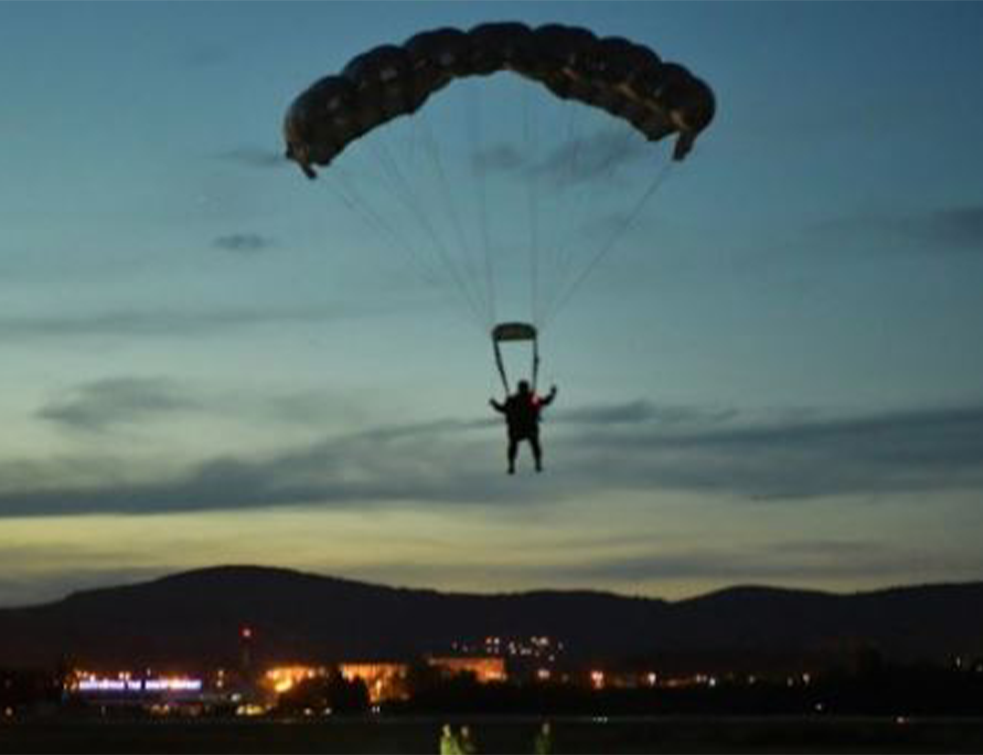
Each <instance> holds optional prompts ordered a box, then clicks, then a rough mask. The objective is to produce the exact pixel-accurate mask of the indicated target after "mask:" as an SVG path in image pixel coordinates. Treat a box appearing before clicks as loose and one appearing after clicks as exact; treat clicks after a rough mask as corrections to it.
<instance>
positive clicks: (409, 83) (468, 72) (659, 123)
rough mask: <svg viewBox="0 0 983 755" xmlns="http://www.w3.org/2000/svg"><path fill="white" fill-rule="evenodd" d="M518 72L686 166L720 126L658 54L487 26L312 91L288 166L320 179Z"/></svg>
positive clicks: (696, 83)
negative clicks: (391, 134) (445, 98)
mask: <svg viewBox="0 0 983 755" xmlns="http://www.w3.org/2000/svg"><path fill="white" fill-rule="evenodd" d="M503 70H508V71H513V72H515V73H517V74H519V75H520V76H523V77H525V78H527V79H530V80H533V81H536V82H539V83H541V84H542V85H543V86H544V87H545V88H546V89H548V90H549V91H550V92H552V93H553V94H554V95H556V96H557V97H560V98H562V99H573V100H577V101H580V102H582V103H585V104H587V105H592V106H595V107H598V108H601V109H603V110H605V111H607V112H609V113H611V114H612V115H614V116H616V117H618V118H621V119H623V120H625V121H627V122H628V123H630V124H631V125H632V126H634V128H635V129H637V130H638V131H640V132H641V133H642V134H644V135H645V137H646V138H648V139H649V140H651V141H659V140H661V139H664V138H666V137H668V136H670V135H673V134H677V135H678V138H677V140H676V143H675V148H674V152H673V157H674V159H676V160H681V159H683V158H684V157H685V156H686V154H687V153H688V152H689V151H690V149H691V148H692V146H693V142H694V141H695V139H696V137H697V136H698V135H699V133H700V132H701V131H702V130H703V129H705V128H706V127H707V126H708V125H709V124H710V121H711V120H712V119H713V115H714V110H715V101H714V96H713V92H712V90H711V89H710V87H709V86H708V85H707V84H706V83H705V82H703V81H702V80H701V79H699V78H697V77H696V76H694V75H693V74H691V73H690V72H689V71H688V70H687V69H686V68H684V67H683V66H681V65H678V64H676V63H669V62H664V61H662V60H661V59H660V58H659V56H658V55H657V54H656V53H655V52H654V51H653V50H651V49H650V48H648V47H646V46H644V45H639V44H636V43H634V42H631V41H629V40H627V39H623V38H621V37H602V38H599V37H597V36H596V35H595V34H594V33H593V32H591V31H589V30H587V29H583V28H579V27H571V26H562V25H559V24H546V25H544V26H539V27H536V28H534V29H533V28H530V27H528V26H526V25H525V24H522V23H516V22H511V23H486V24H481V25H479V26H475V27H474V28H472V29H471V30H469V31H461V30H459V29H452V28H442V29H436V30H433V31H425V32H422V33H420V34H417V35H415V36H413V37H411V38H410V39H408V40H407V41H406V42H404V43H403V44H402V45H381V46H379V47H375V48H373V49H371V50H369V51H368V52H366V53H363V54H361V55H358V56H357V57H355V58H353V59H352V60H351V61H349V63H348V64H347V65H346V66H345V68H344V69H343V70H342V71H341V72H340V73H339V74H337V75H332V76H326V77H324V78H322V79H320V80H319V81H317V82H315V83H314V84H313V85H312V86H311V87H310V88H308V89H307V90H306V91H305V92H303V93H302V94H301V95H300V96H299V97H297V99H296V100H294V102H293V104H292V105H291V106H290V108H289V110H288V112H287V115H286V118H285V121H284V136H285V139H286V143H287V157H289V158H290V159H292V160H294V161H295V162H297V164H298V165H300V167H301V168H302V169H303V171H304V173H305V174H306V175H307V176H308V177H310V178H313V177H315V175H316V173H315V171H314V168H313V166H315V165H321V166H326V165H328V164H330V163H331V161H332V160H333V159H334V158H335V157H336V156H337V155H338V154H339V153H340V152H342V150H344V149H345V147H346V146H347V145H349V144H350V143H351V142H353V141H354V140H356V139H358V138H359V137H360V136H362V135H363V134H365V133H367V132H369V131H371V130H372V129H374V128H376V127H377V126H379V125H381V124H383V123H386V122H387V121H390V120H392V119H393V118H396V117H397V116H400V115H407V114H410V113H413V112H415V111H416V110H418V109H419V108H420V107H421V106H422V105H423V104H424V103H425V102H426V101H427V100H428V98H429V97H430V96H431V95H432V94H433V93H434V92H436V91H438V90H440V89H441V88H443V87H444V86H446V85H447V84H448V83H450V82H451V81H452V80H454V79H457V78H464V77H469V76H487V75H489V74H492V73H495V72H497V71H503Z"/></svg>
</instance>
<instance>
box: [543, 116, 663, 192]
mask: <svg viewBox="0 0 983 755" xmlns="http://www.w3.org/2000/svg"><path fill="white" fill-rule="evenodd" d="M652 159H653V150H652V145H650V144H648V143H647V142H645V141H644V139H642V137H641V136H640V135H638V134H636V133H634V132H633V131H629V130H617V131H614V130H611V131H598V132H596V133H594V134H591V135H589V136H585V137H582V138H579V139H574V140H572V141H569V142H566V143H564V144H561V145H560V146H558V147H556V148H554V149H553V150H552V151H551V152H550V153H549V154H547V156H546V157H545V158H544V159H543V160H542V161H541V162H539V163H538V164H536V165H534V166H533V167H532V170H531V172H532V174H533V175H536V176H541V177H544V178H546V179H548V180H549V181H550V182H551V183H552V184H553V185H554V186H556V187H562V186H568V185H577V184H583V183H589V182H592V181H597V180H604V181H607V180H610V179H611V178H612V177H613V176H614V175H615V172H616V171H617V169H618V168H619V167H622V166H624V165H629V164H631V163H634V162H637V161H640V160H649V161H651V160H652Z"/></svg>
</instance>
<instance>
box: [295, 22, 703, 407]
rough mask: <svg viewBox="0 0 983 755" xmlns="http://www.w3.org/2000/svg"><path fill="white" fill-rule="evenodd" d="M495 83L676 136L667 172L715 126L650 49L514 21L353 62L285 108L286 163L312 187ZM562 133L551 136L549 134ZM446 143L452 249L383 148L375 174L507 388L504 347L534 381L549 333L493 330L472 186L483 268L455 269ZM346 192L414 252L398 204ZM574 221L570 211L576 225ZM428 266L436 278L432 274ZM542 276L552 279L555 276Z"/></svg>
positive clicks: (632, 215)
mask: <svg viewBox="0 0 983 755" xmlns="http://www.w3.org/2000/svg"><path fill="white" fill-rule="evenodd" d="M498 72H511V73H514V74H517V75H518V76H519V77H521V78H522V79H523V80H525V81H528V82H532V83H534V84H537V85H539V88H540V90H541V91H545V92H548V93H551V94H552V95H554V96H555V98H556V99H557V100H559V101H566V102H570V103H579V104H580V105H585V106H588V107H589V108H592V109H593V110H596V111H600V112H602V113H603V114H605V117H607V116H612V117H613V118H614V119H616V120H617V121H619V122H622V123H624V124H625V126H626V127H627V128H628V129H629V130H632V131H633V132H634V133H637V134H640V135H641V137H643V139H644V140H647V141H648V142H653V143H666V142H668V140H669V138H670V137H675V138H674V141H672V142H671V143H672V153H671V161H672V162H679V161H682V160H683V159H684V158H685V157H686V156H687V154H689V152H690V151H691V150H692V148H693V145H694V143H695V141H696V138H697V137H698V136H699V135H700V133H701V132H702V131H703V130H704V129H706V128H707V126H708V125H709V124H710V122H711V121H712V119H713V117H714V112H715V107H716V106H715V98H714V94H713V91H712V90H711V89H710V87H709V86H708V85H707V84H706V83H705V82H704V81H702V80H701V79H699V78H698V77H696V76H694V75H693V74H692V73H690V72H689V70H687V69H686V68H685V67H683V66H682V65H679V64H678V63H672V62H666V61H663V60H662V59H661V58H660V57H659V56H658V55H657V54H656V53H655V52H654V51H653V50H651V49H650V48H648V47H646V46H644V45H640V44H637V43H635V42H632V41H629V40H627V39H624V38H621V37H598V36H597V35H595V34H594V33H593V32H591V31H590V30H588V29H584V28H579V27H573V26H564V25H560V24H546V25H543V26H539V27H536V28H530V27H529V26H527V25H525V24H523V23H518V22H503V23H485V24H481V25H478V26H475V27H473V28H471V29H470V30H468V31H463V30H460V29H454V28H440V29H435V30H430V31H424V32H421V33H419V34H416V35H415V36H413V37H411V38H410V39H408V40H406V41H405V42H404V43H403V44H401V45H392V44H386V45H381V46H378V47H375V48H372V49H370V50H368V51H367V52H365V53H363V54H361V55H358V56H356V57H355V58H353V59H352V60H350V61H349V62H348V64H347V65H346V66H345V67H344V69H343V70H342V71H340V72H339V73H336V74H333V75H329V76H325V77H324V78H321V79H320V80H318V81H316V82H315V83H314V84H313V85H311V86H310V87H309V88H308V89H307V90H305V91H304V92H302V93H301V94H300V95H299V96H298V97H297V98H296V99H295V100H294V101H293V103H292V104H291V105H290V106H289V108H288V110H287V113H286V116H285V119H284V124H283V133H284V138H285V141H286V155H287V157H288V158H289V159H290V160H293V161H294V162H295V163H297V165H298V166H299V167H300V168H301V169H302V170H303V172H304V173H305V175H307V176H308V177H309V178H312V179H313V178H315V177H316V176H317V170H316V168H317V167H328V166H332V167H331V169H329V170H328V171H327V173H328V174H330V173H331V172H332V170H334V167H333V163H335V161H336V160H338V158H339V156H340V155H341V154H342V153H343V152H344V151H345V150H347V149H349V148H350V147H351V145H353V144H354V143H356V142H358V141H359V140H360V139H361V138H362V137H366V136H367V135H369V134H372V133H373V132H375V131H377V130H380V127H382V126H383V125H385V124H388V123H390V122H391V121H393V120H395V119H398V118H399V117H400V116H407V115H413V114H415V113H418V111H421V109H424V110H426V108H424V105H426V104H427V103H428V101H430V100H431V99H432V97H433V95H434V94H435V93H436V92H438V91H439V90H442V89H444V88H445V87H447V86H448V85H449V84H450V83H452V82H454V81H456V80H463V79H469V78H474V77H489V76H490V75H491V74H495V73H498ZM381 130H383V131H385V130H386V129H381ZM558 130H559V129H555V128H553V129H551V131H552V132H556V131H558ZM442 136H443V134H440V133H439V134H438V138H434V137H433V136H432V135H429V137H430V140H429V143H428V144H427V149H428V150H429V151H431V152H433V153H434V156H432V160H433V164H434V173H435V175H437V176H439V179H440V181H441V184H442V185H441V192H440V197H439V198H438V200H437V204H439V205H440V207H441V208H442V209H444V210H445V211H448V212H450V213H451V214H452V216H453V231H454V233H453V236H452V238H451V239H450V240H447V239H443V238H441V237H440V234H439V233H437V232H436V230H435V225H436V223H435V221H434V219H433V216H432V214H429V215H428V213H427V212H426V211H425V209H424V208H422V206H421V199H420V192H418V191H416V190H415V188H414V187H413V186H412V185H411V181H410V180H409V179H407V178H406V176H407V175H411V176H412V175H415V174H416V173H417V172H418V171H410V170H400V169H399V168H398V166H395V165H394V163H393V160H392V155H391V153H390V152H389V151H388V150H385V149H381V150H380V155H379V158H380V165H381V166H382V167H383V168H384V169H385V174H386V176H387V177H388V180H390V182H391V184H392V187H393V189H392V190H393V195H394V197H397V198H398V199H399V203H401V204H402V205H403V206H405V208H406V209H407V210H408V214H409V215H410V217H411V222H413V223H415V224H417V225H418V226H419V228H422V229H423V231H424V232H425V237H426V238H425V243H426V244H428V245H431V246H433V247H434V248H435V249H436V250H437V252H438V253H439V259H435V260H434V264H433V267H438V266H441V265H446V266H447V268H448V270H449V272H448V273H447V274H446V276H445V277H447V278H449V279H451V280H452V281H453V282H454V283H455V285H456V286H457V288H458V289H459V292H458V293H459V296H460V298H461V300H462V301H464V302H465V304H467V305H468V306H469V308H470V309H471V310H472V311H473V312H476V313H477V316H478V318H477V319H478V320H479V323H480V324H481V325H482V326H483V327H484V328H486V330H485V332H486V333H489V332H490V334H491V337H492V342H493V344H494V350H495V357H496V363H497V365H498V368H499V372H500V374H501V376H502V380H503V383H504V384H505V386H506V388H507V387H508V380H507V378H506V376H505V370H504V366H503V362H502V358H501V352H500V349H499V344H500V343H502V342H507V341H529V342H531V344H532V346H533V349H534V354H533V368H534V376H535V372H536V371H537V370H538V364H539V355H538V340H537V339H538V335H539V331H540V330H541V328H542V322H538V321H537V319H536V317H535V316H534V317H533V318H532V320H533V321H532V322H525V321H524V320H523V321H522V322H506V323H501V324H499V323H498V322H497V318H496V317H495V307H494V301H493V300H494V290H493V288H494V286H493V283H494V281H493V276H492V260H491V259H489V256H491V257H493V256H494V254H492V250H491V246H492V244H490V243H489V239H488V235H489V233H488V227H487V217H486V215H487V210H486V207H485V205H486V203H487V197H486V192H487V190H486V187H485V185H484V183H481V182H477V180H476V188H475V190H474V191H475V193H476V194H477V195H478V196H479V199H480V204H481V211H480V213H479V219H478V221H476V222H475V223H472V224H471V225H472V226H477V230H473V229H472V230H473V233H474V235H475V236H477V237H479V238H481V239H482V240H483V241H482V243H483V246H484V250H485V255H486V259H485V262H484V265H483V266H482V265H481V264H478V263H474V264H473V263H472V260H467V259H466V260H464V261H462V262H460V263H455V262H454V261H453V260H452V259H450V258H451V257H452V256H453V255H452V250H453V249H454V248H457V247H466V246H468V243H469V242H468V239H467V238H466V237H467V230H468V229H466V228H463V226H464V225H465V223H463V222H462V220H461V219H460V217H457V216H456V215H454V210H455V206H456V204H457V202H458V201H459V197H460V195H461V194H462V193H463V191H464V190H463V189H462V187H459V186H458V185H456V184H455V183H453V182H452V181H451V180H450V179H449V177H448V175H447V173H448V171H447V170H446V166H445V164H444V163H442V162H441V161H440V157H439V155H437V154H436V146H437V145H438V144H439V143H440V141H441V138H440V137H442ZM369 138H372V137H369ZM550 138H552V137H550ZM424 151H426V150H424ZM506 156H507V154H506V155H503V157H506ZM570 159H571V160H575V159H576V150H572V151H571V156H570ZM571 170H573V168H571ZM660 181H661V179H659V181H654V182H653V183H652V185H651V186H650V187H649V188H648V189H646V190H645V191H643V192H642V194H641V197H640V198H639V200H638V201H637V202H635V203H634V204H629V205H628V206H627V207H625V208H624V212H622V213H621V214H622V215H623V216H624V217H623V218H622V219H621V220H620V221H619V224H618V227H617V229H616V231H617V232H616V233H612V238H610V239H609V240H605V241H604V242H602V243H599V244H598V245H597V248H596V249H595V250H593V251H592V252H591V253H590V254H588V255H585V261H584V260H581V265H580V267H579V269H574V268H573V266H571V269H570V271H568V270H567V269H566V267H564V268H563V273H564V274H567V273H569V277H568V278H565V279H564V287H561V288H560V290H559V292H558V293H557V295H556V297H555V300H552V301H551V305H553V308H554V309H555V308H558V307H559V306H562V304H563V303H565V301H566V299H567V298H569V296H570V295H571V294H572V292H573V289H576V288H577V287H578V286H579V284H580V282H581V281H582V280H583V278H585V277H586V276H587V274H588V273H590V271H591V270H592V269H593V268H594V267H595V265H596V264H597V263H598V262H599V261H600V259H601V258H602V257H604V256H605V255H606V254H607V253H608V252H609V251H610V250H611V248H613V247H614V245H615V244H616V242H617V240H618V239H619V238H620V236H621V235H623V234H624V232H625V231H626V230H627V228H628V227H629V226H630V225H631V224H632V223H633V222H634V220H635V219H636V218H637V217H638V215H639V214H640V212H641V209H642V207H643V206H644V204H645V203H646V202H647V200H648V199H649V197H650V196H651V195H652V193H653V192H654V191H655V188H656V186H657V185H658V183H659V182H660ZM526 183H527V184H529V185H530V187H529V192H530V193H529V204H530V208H531V213H530V216H531V217H532V218H533V219H532V220H531V224H532V225H531V230H530V242H529V246H530V249H531V252H530V254H531V255H533V256H534V258H533V259H532V263H531V271H532V272H531V274H532V276H533V279H534V280H533V283H532V288H533V291H534V295H535V291H536V289H537V287H538V285H539V281H538V280H537V279H538V277H539V265H540V260H539V254H540V252H539V249H540V247H541V246H542V241H541V239H540V238H539V235H540V227H539V221H538V220H537V219H536V218H535V217H534V215H535V210H536V209H537V207H538V204H539V201H540V200H539V198H538V196H537V195H536V194H535V191H534V189H535V187H534V185H533V182H532V181H531V180H527V181H526ZM344 188H345V189H346V191H345V193H344V195H343V197H342V198H343V199H344V201H345V203H346V204H348V205H349V206H350V207H351V208H352V209H354V210H356V211H358V212H359V213H360V214H361V215H362V216H363V218H364V219H366V222H368V223H369V224H370V225H372V226H373V227H374V228H375V229H376V230H377V231H378V232H379V233H380V235H382V236H386V237H387V239H388V240H389V242H390V243H392V244H393V245H394V246H402V247H408V246H409V244H408V242H407V238H406V236H407V234H406V233H405V232H404V231H403V230H402V229H401V228H400V227H399V226H398V224H397V223H396V222H394V220H393V218H392V216H391V215H392V213H391V212H390V210H391V207H390V205H395V204H397V203H395V202H393V203H390V204H387V205H383V204H380V203H378V202H375V201H373V200H371V199H366V198H365V196H364V193H362V194H360V193H359V192H357V191H355V190H354V189H353V188H351V187H349V186H345V187H344ZM576 214H577V213H574V212H571V213H570V216H571V218H574V217H576ZM476 243H477V242H476ZM557 245H558V246H562V244H557ZM424 267H428V269H429V266H424ZM482 267H483V268H484V270H482ZM558 269H559V266H558ZM424 272H426V271H424ZM469 272H472V273H475V274H476V275H477V276H479V277H480V276H481V275H484V278H485V283H484V288H483V289H482V285H481V284H479V283H476V282H471V283H469V282H468V279H467V274H468V273H469ZM546 273H547V274H549V275H554V272H553V271H549V270H547V271H546ZM556 277H559V273H556ZM535 308H536V307H535V306H534V309H535ZM551 311H552V310H551ZM534 315H535V313H534Z"/></svg>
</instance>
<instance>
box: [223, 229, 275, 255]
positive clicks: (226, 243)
mask: <svg viewBox="0 0 983 755" xmlns="http://www.w3.org/2000/svg"><path fill="white" fill-rule="evenodd" d="M212 246H214V247H215V248H216V249H222V250H223V251H227V252H232V253H234V254H238V255H242V256H251V255H254V254H258V253H259V252H262V251H264V250H266V249H269V248H270V247H272V246H274V242H273V240H272V239H270V238H269V237H267V236H262V235H260V234H258V233H229V234H226V235H224V236H219V237H218V238H216V239H215V240H214V241H213V242H212Z"/></svg>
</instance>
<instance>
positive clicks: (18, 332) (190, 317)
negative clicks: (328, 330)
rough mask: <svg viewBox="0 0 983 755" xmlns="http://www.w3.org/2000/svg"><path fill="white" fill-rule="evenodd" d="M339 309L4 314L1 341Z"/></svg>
mask: <svg viewBox="0 0 983 755" xmlns="http://www.w3.org/2000/svg"><path fill="white" fill-rule="evenodd" d="M341 316H342V313H341V312H340V311H339V310H337V309H335V308H323V307H322V308H302V307H293V308H291V307H287V308H280V309H273V308H263V309H243V308H240V309H225V310H201V311H197V312H196V311H183V310H182V311H175V310H166V309H159V310H117V311H110V312H102V313H96V314H75V315H52V316H37V317H7V318H0V341H11V340H24V339H31V340H33V339H37V338H83V337H104V336H112V337H130V336H140V337H149V336H188V335H199V334H202V333H212V332H222V331H227V330H238V329H242V328H249V327H254V326H257V325H266V324H271V323H273V324H275V323H284V324H286V323H293V322H296V323H304V322H318V321H323V320H330V319H336V318H339V317H341Z"/></svg>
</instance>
